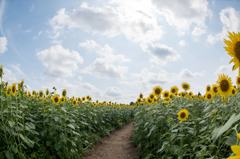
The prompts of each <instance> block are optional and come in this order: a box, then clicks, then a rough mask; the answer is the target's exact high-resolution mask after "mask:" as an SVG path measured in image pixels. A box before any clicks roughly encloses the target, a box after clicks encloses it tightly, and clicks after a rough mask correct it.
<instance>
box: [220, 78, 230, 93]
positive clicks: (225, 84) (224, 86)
mask: <svg viewBox="0 0 240 159" xmlns="http://www.w3.org/2000/svg"><path fill="white" fill-rule="evenodd" d="M220 88H221V90H222V91H224V92H227V91H228V89H229V83H228V81H227V80H225V79H224V80H222V81H221V83H220Z"/></svg>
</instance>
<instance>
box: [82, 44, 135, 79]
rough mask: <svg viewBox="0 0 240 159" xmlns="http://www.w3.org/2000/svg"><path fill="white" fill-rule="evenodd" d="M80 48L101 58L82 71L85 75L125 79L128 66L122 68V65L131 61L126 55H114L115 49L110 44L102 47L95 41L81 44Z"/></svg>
mask: <svg viewBox="0 0 240 159" xmlns="http://www.w3.org/2000/svg"><path fill="white" fill-rule="evenodd" d="M79 46H80V47H83V48H86V49H88V50H92V51H94V52H95V53H97V54H98V55H99V56H100V57H99V58H96V59H95V61H94V62H93V63H91V64H90V65H89V66H87V67H86V68H84V69H83V70H82V71H83V72H84V73H90V74H92V75H96V76H98V77H105V78H110V77H114V78H123V75H124V73H126V72H127V71H128V68H127V67H126V66H121V65H120V64H121V63H124V62H129V61H130V60H129V59H127V58H126V57H125V56H124V55H121V54H118V55H115V54H113V49H112V48H111V47H110V46H109V45H108V44H106V45H104V46H103V47H102V46H101V45H99V44H97V43H96V42H95V41H93V40H87V41H86V42H84V43H80V44H79Z"/></svg>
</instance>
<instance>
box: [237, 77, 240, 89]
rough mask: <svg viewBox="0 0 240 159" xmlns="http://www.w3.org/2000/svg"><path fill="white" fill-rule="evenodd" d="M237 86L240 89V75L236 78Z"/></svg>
mask: <svg viewBox="0 0 240 159" xmlns="http://www.w3.org/2000/svg"><path fill="white" fill-rule="evenodd" d="M236 85H237V86H238V87H239V86H240V75H239V76H237V78H236Z"/></svg>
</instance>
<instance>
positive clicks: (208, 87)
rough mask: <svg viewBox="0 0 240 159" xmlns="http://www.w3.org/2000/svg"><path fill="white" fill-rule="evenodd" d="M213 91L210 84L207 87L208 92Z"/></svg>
mask: <svg viewBox="0 0 240 159" xmlns="http://www.w3.org/2000/svg"><path fill="white" fill-rule="evenodd" d="M208 91H211V86H210V85H209V84H208V85H207V87H206V92H208Z"/></svg>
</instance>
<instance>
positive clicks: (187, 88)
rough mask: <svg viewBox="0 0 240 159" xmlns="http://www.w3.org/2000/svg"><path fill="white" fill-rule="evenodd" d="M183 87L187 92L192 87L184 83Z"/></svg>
mask: <svg viewBox="0 0 240 159" xmlns="http://www.w3.org/2000/svg"><path fill="white" fill-rule="evenodd" d="M181 86H182V88H183V89H184V90H185V91H188V90H189V89H190V85H189V84H188V83H187V82H183V83H182V85H181Z"/></svg>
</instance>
